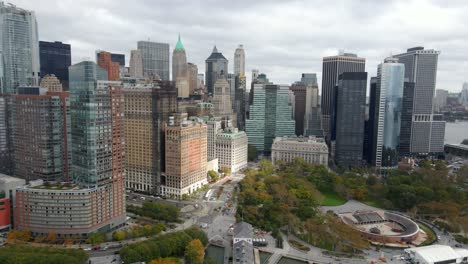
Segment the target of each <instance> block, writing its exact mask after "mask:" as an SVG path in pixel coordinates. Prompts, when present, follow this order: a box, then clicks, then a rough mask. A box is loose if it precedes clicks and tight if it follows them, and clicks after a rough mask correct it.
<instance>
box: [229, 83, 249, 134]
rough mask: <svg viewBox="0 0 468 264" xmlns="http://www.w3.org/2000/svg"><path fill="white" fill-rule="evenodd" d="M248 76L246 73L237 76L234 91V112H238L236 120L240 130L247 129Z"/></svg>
mask: <svg viewBox="0 0 468 264" xmlns="http://www.w3.org/2000/svg"><path fill="white" fill-rule="evenodd" d="M246 82H247V80H246V77H245V75H238V76H236V91H235V93H234V105H233V110H234V113H236V114H237V117H236V121H237V127H238V128H239V129H240V130H244V129H245V118H246V106H245V105H246V103H247V104H248V98H247V97H246Z"/></svg>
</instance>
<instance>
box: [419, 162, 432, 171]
mask: <svg viewBox="0 0 468 264" xmlns="http://www.w3.org/2000/svg"><path fill="white" fill-rule="evenodd" d="M419 167H421V168H423V169H430V168H432V163H431V161H430V160H422V161H421V162H419Z"/></svg>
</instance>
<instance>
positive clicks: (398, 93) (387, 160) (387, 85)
mask: <svg viewBox="0 0 468 264" xmlns="http://www.w3.org/2000/svg"><path fill="white" fill-rule="evenodd" d="M404 78H405V65H404V64H402V63H398V59H395V58H388V59H386V60H385V61H384V63H381V64H379V66H378V68H377V87H376V88H377V93H376V94H378V95H379V98H375V99H376V100H377V101H376V103H375V106H374V107H375V111H374V113H375V114H376V115H377V122H376V123H375V125H376V129H374V131H375V132H376V133H377V137H376V142H375V143H374V144H373V145H374V146H375V148H376V151H375V155H376V156H375V166H376V167H377V168H393V167H396V166H397V165H398V158H399V145H400V126H401V113H402V100H403V83H404Z"/></svg>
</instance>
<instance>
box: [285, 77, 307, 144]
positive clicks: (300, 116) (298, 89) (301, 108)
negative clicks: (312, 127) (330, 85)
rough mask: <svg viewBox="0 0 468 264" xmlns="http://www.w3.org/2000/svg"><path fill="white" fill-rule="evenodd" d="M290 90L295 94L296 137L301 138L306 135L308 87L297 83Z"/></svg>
mask: <svg viewBox="0 0 468 264" xmlns="http://www.w3.org/2000/svg"><path fill="white" fill-rule="evenodd" d="M289 89H290V90H291V91H292V92H293V93H294V121H295V122H296V128H295V129H296V136H301V135H303V134H304V117H305V112H306V98H307V97H306V95H307V86H305V85H303V84H302V83H298V84H296V83H295V84H293V85H291V87H289Z"/></svg>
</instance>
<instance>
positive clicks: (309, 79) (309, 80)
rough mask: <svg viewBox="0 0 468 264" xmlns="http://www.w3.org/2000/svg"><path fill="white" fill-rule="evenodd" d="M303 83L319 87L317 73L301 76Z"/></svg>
mask: <svg viewBox="0 0 468 264" xmlns="http://www.w3.org/2000/svg"><path fill="white" fill-rule="evenodd" d="M301 83H303V84H305V85H307V86H308V85H314V86H318V84H317V74H315V73H303V74H302V76H301Z"/></svg>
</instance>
